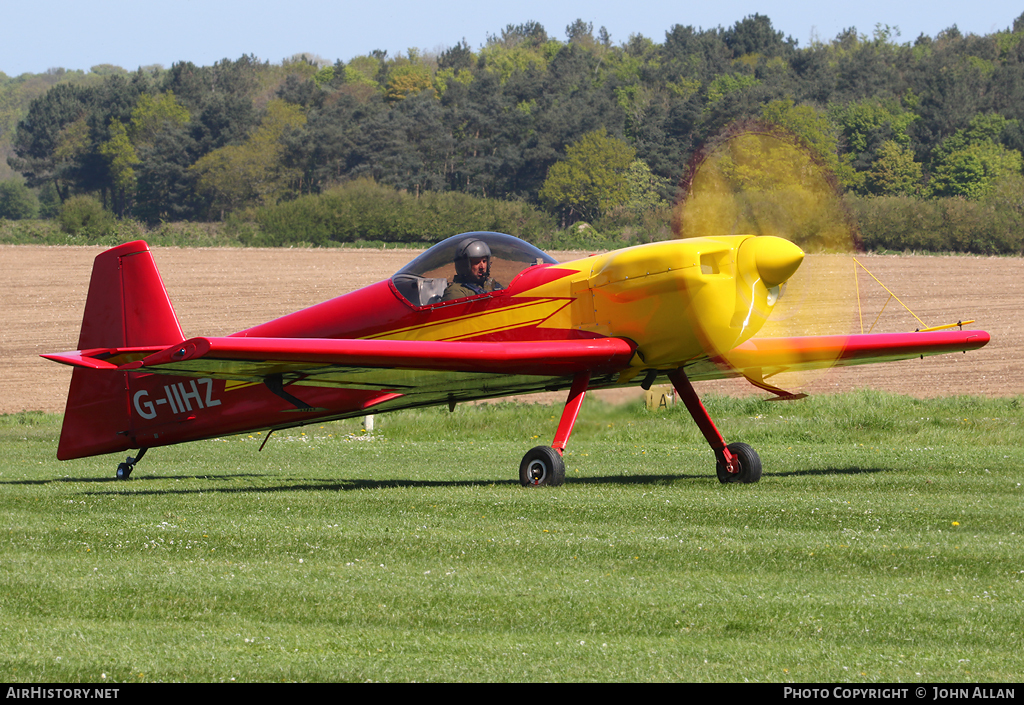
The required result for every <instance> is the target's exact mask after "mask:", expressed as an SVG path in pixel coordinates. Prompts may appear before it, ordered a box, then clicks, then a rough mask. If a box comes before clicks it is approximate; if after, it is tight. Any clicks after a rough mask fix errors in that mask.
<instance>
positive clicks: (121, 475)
mask: <svg viewBox="0 0 1024 705" xmlns="http://www.w3.org/2000/svg"><path fill="white" fill-rule="evenodd" d="M146 450H147V449H146V448H142V449H141V450H140V451H139V454H138V455H136V456H135V457H134V458H133V457H132V456H130V455H129V456H128V457H127V458H125V459H124V462H123V463H119V464H118V466H117V474H116V477H117V479H118V480H127V479H128V478H129V477H131V475H132V470H134V469H135V463H137V462H139V461H140V460H142V456H144V455H145V454H146Z"/></svg>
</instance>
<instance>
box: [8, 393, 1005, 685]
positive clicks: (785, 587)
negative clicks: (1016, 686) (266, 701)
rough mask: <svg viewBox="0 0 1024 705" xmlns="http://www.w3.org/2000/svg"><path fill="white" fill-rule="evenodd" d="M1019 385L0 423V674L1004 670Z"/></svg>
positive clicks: (891, 676)
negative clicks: (724, 454) (914, 393)
mask: <svg viewBox="0 0 1024 705" xmlns="http://www.w3.org/2000/svg"><path fill="white" fill-rule="evenodd" d="M1022 403H1024V399H1022V398H1019V397H1018V398H1004V399H980V398H966V397H960V398H947V399H933V400H926V401H921V400H916V399H911V398H908V397H899V396H892V395H883V394H878V393H871V392H862V393H855V394H848V395H838V396H822V397H816V398H815V397H812V398H810V399H807V400H804V401H801V402H797V403H770V402H763V401H757V400H737V399H731V398H726V397H714V398H710V399H707V400H706V404H707V406H708V408H709V410H710V411H711V413H712V415H713V416H714V417H715V418H716V420H717V421H718V423H719V426H720V428H721V429H722V431H723V434H724V435H725V436H726V438H727V439H728V440H742V441H746V442H748V443H750V444H751V445H753V446H754V447H755V448H756V449H757V450H758V451H759V452H760V454H761V457H762V460H763V463H764V468H765V475H764V479H763V480H762V481H761V482H760V483H759V484H756V485H727V486H723V485H720V484H719V483H718V481H717V480H716V479H715V477H714V464H713V459H712V455H711V452H710V451H709V450H708V449H707V447H706V445H705V443H704V441H703V439H702V438H700V436H699V434H698V433H697V431H696V430H695V428H694V427H693V424H692V422H691V421H690V419H689V416H688V415H687V414H686V412H685V410H684V409H682V408H681V407H680V408H678V409H673V410H670V411H669V412H668V413H661V414H653V413H648V412H646V411H644V410H643V409H642V408H638V407H611V406H603V405H601V404H597V403H594V404H591V403H588V404H587V405H585V406H584V409H583V413H582V414H581V417H580V422H579V424H578V425H577V431H576V433H575V434H574V436H573V439H572V441H571V443H570V446H569V450H568V451H567V454H566V460H567V476H568V481H567V483H566V485H565V486H563V487H560V488H542V489H538V490H525V489H523V488H521V487H519V485H518V482H516V481H514V480H513V478H514V477H515V474H516V470H517V468H518V464H519V460H520V458H521V457H522V455H523V453H524V452H525V451H526V450H527V449H528V448H530V447H531V446H533V445H539V444H543V443H548V442H550V440H551V436H552V434H553V432H554V428H555V425H556V424H557V416H558V414H559V412H560V409H559V408H558V407H550V406H542V405H511V404H509V405H490V406H486V405H485V406H460V407H458V408H457V409H456V410H455V412H454V413H449V412H448V411H447V409H443V410H435V409H429V410H424V411H418V412H408V413H402V414H395V415H391V416H383V417H378V418H377V431H376V433H375V434H374V435H372V436H369V435H366V434H365V433H364V432H363V430H362V429H361V428H360V426H359V425H358V424H357V423H355V422H343V423H342V422H339V423H334V424H325V425H317V426H311V427H307V428H305V429H302V430H296V431H293V432H290V433H281V434H274V435H273V436H272V437H271V439H270V441H269V443H268V444H267V446H266V448H264V450H263V451H262V452H257V449H258V447H259V444H260V443H261V442H262V440H263V438H262V436H259V435H256V434H254V435H253V436H252V437H249V436H240V437H237V436H236V437H231V438H224V439H217V440H212V441H206V442H201V443H194V444H190V445H185V446H177V447H171V448H161V449H155V450H153V451H151V452H150V453H149V454H148V455H147V456H146V458H145V459H144V460H143V461H142V462H140V463H139V465H138V467H137V468H136V470H135V473H134V475H133V476H132V479H131V480H130V481H128V482H118V481H115V480H114V479H113V476H114V469H115V466H116V464H117V462H118V461H119V460H123V457H118V458H114V457H110V456H107V457H103V458H93V459H88V460H82V461H73V462H68V463H58V462H57V461H55V460H54V457H55V451H56V439H57V435H58V433H59V424H60V419H59V417H57V416H47V415H41V414H17V415H9V416H2V417H0V458H2V460H0V509H2V516H3V522H4V526H3V534H2V536H0V540H2V548H0V680H7V681H50V682H71V681H92V682H99V681H105V682H125V681H127V682H140V681H227V680H232V679H233V680H238V681H295V680H299V681H306V680H312V681H321V680H381V681H409V680H419V681H428V680H429V681H438V680H443V681H455V680H458V681H462V680H474V681H481V680H482V681H524V680H525V681H539V680H544V681H561V680H627V681H647V680H659V681H664V680H668V681H744V680H751V681H773V682H781V681H795V682H823V681H829V682H836V681H837V682H853V683H859V682H865V683H866V682H895V681H903V682H923V681H939V682H956V681H993V682H1007V681H1009V682H1013V681H1019V680H1020V678H1021V674H1022V673H1024V650H1022V648H1021V645H1022V642H1024V589H1022V579H1024V546H1022V542H1021V534H1022V533H1024V527H1022V523H1024V520H1022V512H1021V503H1022V499H1024V487H1022V484H1021V483H1022V482H1024V472H1022V470H1021V467H1022V465H1024V429H1022V423H1021V422H1022V419H1024V413H1022V409H1021V406H1022Z"/></svg>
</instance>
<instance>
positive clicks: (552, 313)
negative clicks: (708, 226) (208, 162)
mask: <svg viewBox="0 0 1024 705" xmlns="http://www.w3.org/2000/svg"><path fill="white" fill-rule="evenodd" d="M803 257H804V253H803V252H802V251H801V250H800V248H798V247H797V246H796V245H794V244H792V243H791V242H789V241H787V240H784V239H781V238H778V237H771V236H760V237H755V236H749V235H732V236H723V237H702V238H692V239H685V240H672V241H668V242H658V243H651V244H647V245H638V246H635V247H629V248H626V249H622V250H615V251H613V252H608V253H606V254H601V255H595V256H591V257H587V258H585V259H580V260H576V261H573V262H566V263H562V264H559V263H558V262H556V261H555V260H554V259H553V258H551V257H550V256H548V255H547V254H545V253H544V252H542V251H541V250H539V249H537V248H536V247H534V246H533V245H530V244H528V243H526V242H523V241H522V240H519V239H517V238H514V237H511V236H509V235H503V234H500V233H490V232H474V233H465V234H462V235H456V236H454V237H451V238H449V239H447V240H445V241H443V242H440V243H438V244H437V245H435V246H434V247H432V248H430V249H429V250H427V251H426V252H424V253H423V254H422V255H420V256H419V257H417V258H416V259H414V260H413V261H412V262H410V263H409V264H408V265H407V266H405V267H404V268H403V269H401V270H400V271H399V272H398V273H396V274H395V275H394V276H393V277H391V278H390V279H388V280H386V281H382V282H378V283H377V284H373V285H371V286H368V287H366V288H364V289H360V290H358V291H355V292H352V293H350V294H346V295H344V296H339V297H337V298H335V299H332V300H330V301H327V302H324V303H321V304H318V305H316V306H313V307H311V308H307V309H305V310H302V311H299V312H297V313H293V314H290V315H287V316H284V317H282V318H279V319H277V320H274V321H270V322H269V323H264V324H263V325H259V326H256V327H255V328H249V329H248V330H243V331H241V332H239V333H235V334H234V335H231V336H228V337H223V338H191V339H189V340H186V339H185V337H184V335H183V333H182V330H181V326H180V325H179V323H178V319H177V316H176V315H175V313H174V310H173V308H172V306H171V302H170V300H169V298H168V296H167V291H166V289H165V288H164V285H163V282H162V280H161V279H160V274H159V273H158V271H157V268H156V265H155V263H154V261H153V256H152V254H151V253H150V250H149V247H148V246H147V245H146V243H145V242H142V241H138V242H130V243H127V244H124V245H121V246H119V247H115V248H113V249H111V250H108V251H106V252H103V253H102V254H100V255H99V256H97V257H96V261H95V263H94V265H93V272H92V279H91V282H90V284H89V294H88V298H87V301H86V305H85V315H84V319H83V321H82V331H81V335H80V337H79V340H78V350H76V351H72V352H64V353H57V354H51V355H44V356H43V357H46V358H48V359H50V360H54V361H56V362H61V363H64V364H68V365H73V366H74V368H75V369H74V372H73V375H72V378H71V389H70V391H69V393H68V401H67V409H66V411H65V414H64V426H63V429H62V431H61V437H60V445H59V448H58V450H57V457H58V458H59V459H61V460H68V459H71V458H82V457H87V456H92V455H98V454H101V453H113V452H121V451H126V450H130V449H138V450H139V451H140V452H139V453H138V454H137V455H136V456H135V457H130V456H129V457H128V458H127V460H126V461H125V462H124V463H121V464H120V465H119V466H118V469H117V477H118V478H121V479H127V478H128V476H129V475H130V474H131V472H132V470H133V468H134V466H135V463H137V462H138V461H139V459H141V458H142V455H143V454H144V453H145V452H146V451H147V450H148V449H150V448H153V447H156V446H164V445H171V444H175V443H183V442H186V441H196V440H200V439H204V438H211V437H217V436H222V435H225V434H234V433H244V432H249V431H254V430H262V429H270V430H273V429H283V428H289V427H294V426H301V425H304V424H309V423H314V422H320V421H323V420H329V419H344V418H350V417H358V416H363V415H366V414H371V413H372V414H377V413H382V412H385V411H395V410H397V409H408V408H412V407H420V406H430V405H438V404H448V405H450V406H451V407H452V408H454V405H455V404H456V403H457V402H462V401H471V400H475V399H487V398H492V397H500V396H506V395H509V394H522V393H528V392H537V391H544V390H560V389H568V390H569V394H568V399H567V401H566V404H565V409H564V411H563V412H562V418H561V421H560V422H559V424H558V429H557V430H556V432H555V436H554V441H553V442H552V444H551V445H550V446H538V447H536V448H534V449H532V450H530V451H529V452H528V453H526V455H525V457H524V458H523V460H522V463H521V464H520V467H519V480H520V482H521V483H522V484H523V485H524V486H538V485H559V484H561V483H562V482H563V481H564V479H565V464H564V462H563V460H562V452H563V450H564V449H565V446H566V443H567V442H568V441H569V436H570V434H571V433H572V429H573V425H574V423H575V421H576V417H577V414H578V413H579V410H580V406H581V404H582V403H583V398H584V396H585V394H586V392H587V390H588V389H601V388H608V387H617V386H623V385H640V386H642V387H644V388H649V387H650V386H651V385H652V384H653V383H655V382H656V381H658V380H659V379H663V378H666V377H667V378H668V380H670V381H671V383H672V384H673V385H674V387H675V389H676V390H677V391H678V393H679V395H680V397H681V398H682V400H683V402H684V403H685V404H686V407H687V409H688V410H689V412H690V414H691V415H692V416H693V419H694V421H695V422H696V423H697V426H698V427H699V428H700V430H701V432H702V433H703V434H704V437H705V438H706V439H707V441H708V443H709V444H710V446H711V449H712V451H713V452H714V455H715V458H716V461H717V474H718V479H719V480H720V481H721V482H723V483H724V482H757V481H758V480H759V479H760V477H761V461H760V458H759V457H758V455H757V453H755V452H754V450H753V449H752V448H751V447H750V446H748V445H746V444H744V443H731V444H728V445H727V444H726V442H725V441H724V440H723V438H722V435H721V434H720V433H719V431H718V429H717V428H716V427H715V425H714V423H713V422H712V420H711V418H710V417H709V416H708V414H707V411H706V410H705V409H704V407H703V405H702V404H701V402H700V399H699V398H698V397H697V394H696V393H695V392H694V389H693V386H692V385H691V382H692V381H694V380H709V379H720V378H724V377H739V376H743V377H746V378H747V379H748V380H750V381H751V382H753V383H754V384H756V385H758V386H760V387H762V388H764V389H768V390H769V391H773V392H776V393H778V394H780V395H783V394H784V392H782V390H779V389H776V388H775V387H772V386H771V385H769V384H767V383H765V382H764V379H765V377H768V376H771V375H772V374H776V373H778V372H780V371H782V370H797V369H811V368H822V367H829V366H832V365H857V364H863V363H869V362H882V361H891V360H900V359H906V358H912V357H918V356H922V355H933V354H939V353H947V352H959V351H966V350H973V349H976V348H980V347H981V346H983V345H985V344H986V343H987V342H988V340H989V336H988V334H987V333H985V332H983V331H963V330H955V331H932V332H914V333H897V334H873V335H872V334H868V335H843V336H816V337H797V338H762V339H758V338H755V337H754V336H755V335H756V334H757V332H758V330H759V329H760V328H761V326H762V325H763V324H764V322H765V321H766V320H767V318H768V316H769V315H770V314H771V312H772V309H773V308H774V306H775V305H776V302H777V301H778V300H779V297H780V292H781V287H782V286H783V285H784V284H785V283H786V281H787V280H788V279H789V278H790V277H791V276H792V275H793V274H794V272H796V270H797V268H798V267H799V266H800V263H801V261H802V260H803Z"/></svg>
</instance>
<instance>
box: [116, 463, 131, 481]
mask: <svg viewBox="0 0 1024 705" xmlns="http://www.w3.org/2000/svg"><path fill="white" fill-rule="evenodd" d="M134 469H135V466H134V465H129V464H128V463H121V464H120V465H118V466H117V479H118V480H127V479H128V478H129V477H131V474H132V470H134Z"/></svg>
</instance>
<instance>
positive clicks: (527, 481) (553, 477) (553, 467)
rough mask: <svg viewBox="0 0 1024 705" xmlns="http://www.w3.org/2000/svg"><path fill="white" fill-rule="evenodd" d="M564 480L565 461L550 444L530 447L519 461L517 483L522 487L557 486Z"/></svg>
mask: <svg viewBox="0 0 1024 705" xmlns="http://www.w3.org/2000/svg"><path fill="white" fill-rule="evenodd" d="M563 482H565V461H564V460H562V454H561V453H559V452H558V451H557V450H555V449H554V448H551V447H550V446H537V447H536V448H531V449H530V451H529V452H527V454H526V455H524V456H523V462H521V463H519V484H521V485H522V486H523V487H544V486H547V487H558V486H559V485H561V484H562V483H563Z"/></svg>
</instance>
